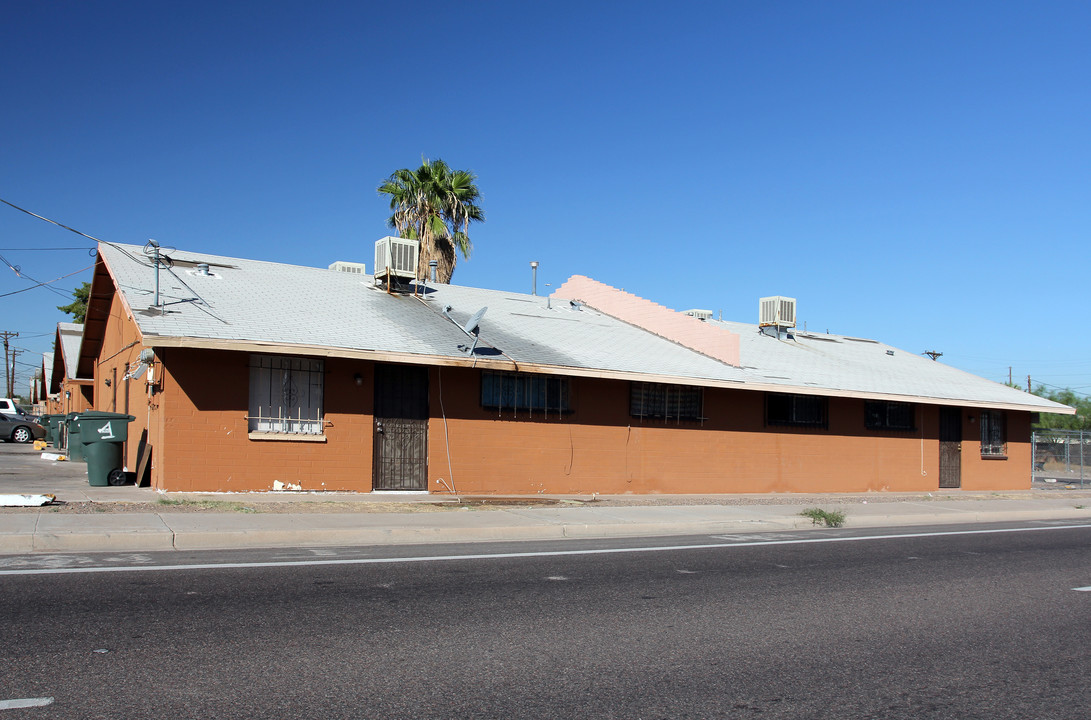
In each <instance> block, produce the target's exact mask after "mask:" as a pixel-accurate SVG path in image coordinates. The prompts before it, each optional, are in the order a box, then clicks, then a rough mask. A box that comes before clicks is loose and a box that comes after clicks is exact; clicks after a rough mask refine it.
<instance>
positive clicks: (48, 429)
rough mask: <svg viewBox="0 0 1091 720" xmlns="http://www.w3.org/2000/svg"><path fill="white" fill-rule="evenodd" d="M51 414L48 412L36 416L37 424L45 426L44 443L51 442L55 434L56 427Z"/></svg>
mask: <svg viewBox="0 0 1091 720" xmlns="http://www.w3.org/2000/svg"><path fill="white" fill-rule="evenodd" d="M53 417H54V416H53V415H52V414H50V413H44V414H42V415H40V416H39V417H38V424H39V425H41V426H42V427H43V428H45V437H44V438H42V439H43V440H45V444H46V445H52V444H53V438H55V437H56V436H57V435H56V433H57V427H56V426H55V425H54V424H53Z"/></svg>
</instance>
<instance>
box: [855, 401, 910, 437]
mask: <svg viewBox="0 0 1091 720" xmlns="http://www.w3.org/2000/svg"><path fill="white" fill-rule="evenodd" d="M915 417H916V412H915V406H914V405H912V404H911V403H902V402H887V401H885V400H868V401H867V402H865V403H864V423H865V424H866V425H867V427H868V429H869V430H913V429H914V425H915V424H916V423H915V421H914V418H915Z"/></svg>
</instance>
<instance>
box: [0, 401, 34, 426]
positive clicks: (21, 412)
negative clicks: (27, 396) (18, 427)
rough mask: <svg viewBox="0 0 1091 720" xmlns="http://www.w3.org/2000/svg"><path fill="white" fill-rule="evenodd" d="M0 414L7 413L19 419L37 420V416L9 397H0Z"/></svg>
mask: <svg viewBox="0 0 1091 720" xmlns="http://www.w3.org/2000/svg"><path fill="white" fill-rule="evenodd" d="M0 415H7V416H8V417H14V418H17V419H21V420H30V421H31V422H35V421H37V419H38V417H37V416H36V415H33V414H32V413H31V412H30V411H29V410H27V409H26V408H25V407H23V406H22V405H19V404H18V403H16V402H15V401H14V400H12V399H11V398H0Z"/></svg>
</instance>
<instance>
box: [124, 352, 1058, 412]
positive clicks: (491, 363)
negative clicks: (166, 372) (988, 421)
mask: <svg viewBox="0 0 1091 720" xmlns="http://www.w3.org/2000/svg"><path fill="white" fill-rule="evenodd" d="M144 345H145V346H146V347H150V348H167V347H178V348H191V349H201V350H226V351H233V352H256V353H276V354H280V355H306V356H310V357H326V358H345V359H357V360H371V361H374V362H392V363H403V364H406V365H435V366H438V367H468V368H472V367H477V368H481V369H482V370H500V371H508V372H532V373H538V374H542V375H564V376H569V377H585V378H595V379H601V380H627V381H634V382H659V383H664V384H668V385H692V386H695V387H712V388H721V389H727V390H749V391H758V392H775V393H790V394H797V395H821V396H824V397H838V398H852V399H860V400H889V401H893V402H911V403H919V404H922V405H949V406H958V407H972V408H982V409H990V410H1013V411H1018V412H1052V413H1056V414H1058V415H1074V414H1075V413H1076V410H1075V408H1070V407H1068V406H1058V407H1057V408H1052V407H1043V406H1040V405H1021V404H1018V403H991V402H987V401H981V400H965V399H956V398H933V397H922V396H918V395H897V394H892V393H878V392H872V393H869V392H857V391H852V390H831V389H825V388H815V387H797V386H793V385H774V384H770V383H746V382H740V381H736V380H717V379H714V378H694V377H678V376H672V375H651V374H647V373H632V372H624V371H615V370H593V369H585V368H574V367H565V366H560V365H539V364H535V363H515V362H513V361H511V360H492V359H481V358H476V359H475V358H469V357H467V358H453V357H444V356H440V355H415V354H410V353H391V352H376V351H373V350H353V349H350V348H330V347H317V346H312V345H286V344H283V343H264V342H240V341H238V340H216V339H209V338H188V337H159V336H153V335H148V336H146V337H145V338H144Z"/></svg>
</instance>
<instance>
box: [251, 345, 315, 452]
mask: <svg viewBox="0 0 1091 720" xmlns="http://www.w3.org/2000/svg"><path fill="white" fill-rule="evenodd" d="M324 369H325V368H324V365H323V362H322V361H321V360H313V359H310V358H297V357H281V356H276V355H251V356H250V415H249V418H248V420H249V427H250V432H257V433H274V434H284V435H321V434H322V432H323V430H322V426H323V423H322V399H323V398H322V391H323V383H324Z"/></svg>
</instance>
